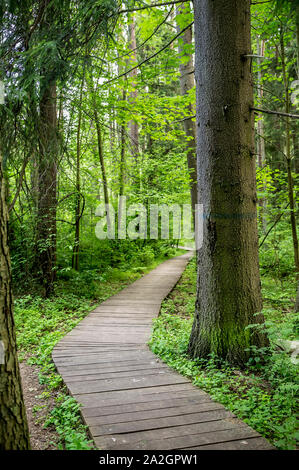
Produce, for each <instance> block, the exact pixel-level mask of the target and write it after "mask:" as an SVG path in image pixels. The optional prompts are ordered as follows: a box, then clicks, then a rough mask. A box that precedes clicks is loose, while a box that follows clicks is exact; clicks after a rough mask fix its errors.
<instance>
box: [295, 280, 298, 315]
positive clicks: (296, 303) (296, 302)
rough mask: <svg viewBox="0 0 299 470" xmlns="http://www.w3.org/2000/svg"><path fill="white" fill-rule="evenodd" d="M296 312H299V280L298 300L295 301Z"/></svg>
mask: <svg viewBox="0 0 299 470" xmlns="http://www.w3.org/2000/svg"><path fill="white" fill-rule="evenodd" d="M294 310H295V313H297V312H299V282H298V288H297V296H296V301H295V309H294Z"/></svg>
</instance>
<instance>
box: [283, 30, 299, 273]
mask: <svg viewBox="0 0 299 470" xmlns="http://www.w3.org/2000/svg"><path fill="white" fill-rule="evenodd" d="M283 34H284V32H283V25H282V24H281V28H280V52H281V65H282V76H283V83H284V92H285V112H286V113H289V112H290V94H289V83H288V77H287V72H286V63H285V47H284V37H283ZM285 131H286V164H287V174H288V197H289V203H290V222H291V228H292V239H293V249H294V261H295V269H296V271H297V273H299V248H298V236H297V228H296V216H295V200H294V182H293V176H292V155H291V130H290V119H289V117H286V118H285Z"/></svg>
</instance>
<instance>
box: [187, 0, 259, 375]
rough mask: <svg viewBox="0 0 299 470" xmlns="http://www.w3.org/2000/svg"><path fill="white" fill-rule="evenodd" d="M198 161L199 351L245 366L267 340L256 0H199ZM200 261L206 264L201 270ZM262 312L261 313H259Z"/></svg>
mask: <svg viewBox="0 0 299 470" xmlns="http://www.w3.org/2000/svg"><path fill="white" fill-rule="evenodd" d="M194 12H195V62H196V64H195V72H196V84H197V122H198V124H197V125H198V132H197V134H198V138H197V162H198V163H197V168H198V183H199V201H200V202H201V203H202V204H203V210H204V216H203V245H202V248H201V249H200V250H199V256H198V260H197V263H198V285H197V300H196V311H195V319H194V324H193V328H192V333H191V337H190V342H189V353H190V355H191V356H192V357H203V358H208V357H209V355H210V354H215V355H217V356H218V357H220V358H223V359H226V360H228V361H230V362H231V363H234V364H238V365H239V366H243V365H244V363H245V362H246V361H247V359H248V357H249V354H250V353H249V352H248V350H247V348H249V347H250V346H251V345H255V346H257V347H261V346H265V345H267V344H268V343H267V338H266V337H265V336H264V334H262V333H261V332H259V331H258V330H256V329H255V330H253V331H252V330H251V329H246V327H247V326H248V325H250V324H256V323H261V322H263V321H264V318H263V316H262V314H261V313H259V312H260V311H261V309H262V299H261V291H260V275H259V264H258V235H257V213H256V204H257V196H256V183H255V157H254V154H255V151H254V138H253V137H254V132H253V131H254V120H253V113H252V112H251V111H250V107H251V106H252V104H253V91H252V81H251V73H250V60H248V58H246V57H244V55H246V54H250V52H251V45H250V0H244V1H243V2H240V1H239V0H218V1H217V2H215V1H213V0H195V1H194ZM199 267H200V271H199ZM255 314H256V315H255Z"/></svg>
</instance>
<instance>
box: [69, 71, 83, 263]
mask: <svg viewBox="0 0 299 470" xmlns="http://www.w3.org/2000/svg"><path fill="white" fill-rule="evenodd" d="M83 86H84V76H83V78H82V82H81V88H80V97H79V114H78V127H77V149H76V208H75V241H74V248H73V256H72V268H73V269H75V270H76V271H79V251H80V215H81V195H80V192H81V183H80V155H81V122H82V98H83Z"/></svg>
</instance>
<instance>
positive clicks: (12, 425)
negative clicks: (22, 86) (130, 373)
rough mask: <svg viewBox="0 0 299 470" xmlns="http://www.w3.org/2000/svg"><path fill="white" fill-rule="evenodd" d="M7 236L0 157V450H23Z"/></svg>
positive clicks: (26, 441) (23, 420)
mask: <svg viewBox="0 0 299 470" xmlns="http://www.w3.org/2000/svg"><path fill="white" fill-rule="evenodd" d="M7 234H8V211H7V207H6V201H5V185H4V178H3V172H2V158H1V155H0V417H1V418H0V450H26V449H30V441H29V431H28V425H27V417H26V411H25V405H24V400H23V392H22V385H21V377H20V371H19V364H18V357H17V346H16V336H15V326H14V319H13V311H12V307H13V299H12V289H11V268H10V257H9V249H8V240H7Z"/></svg>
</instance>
